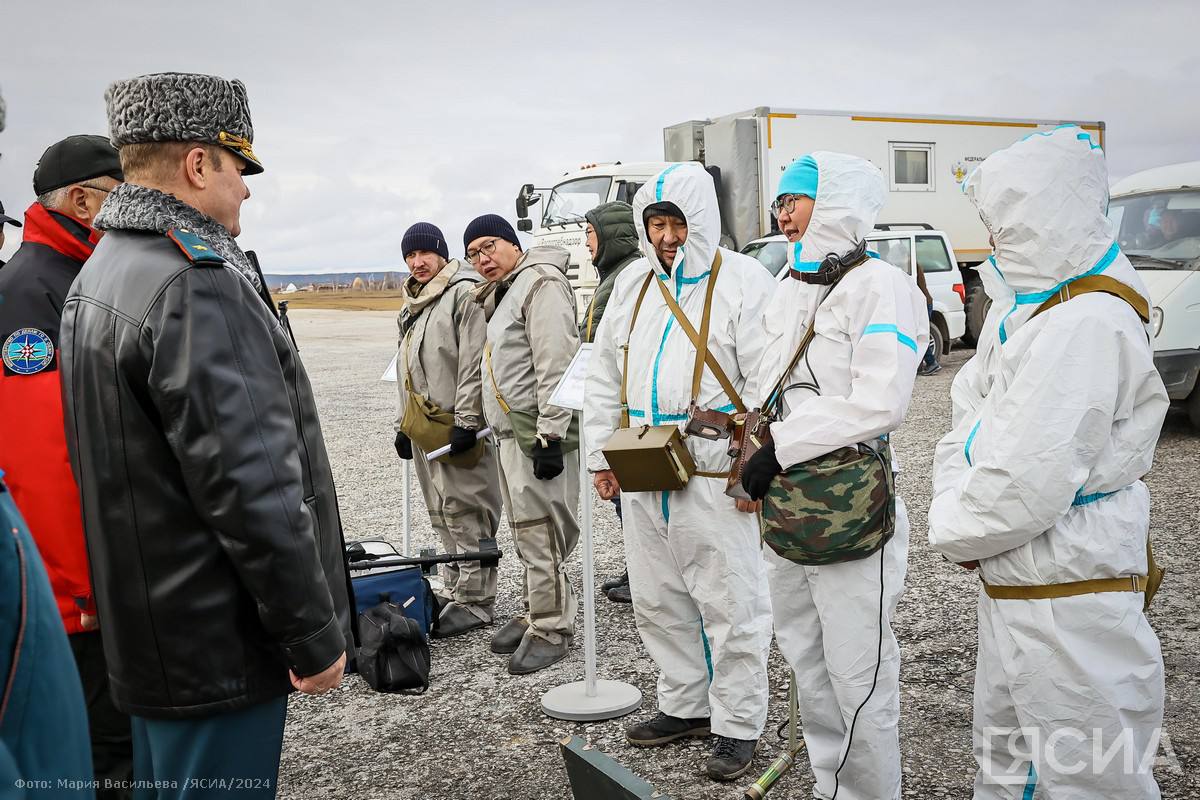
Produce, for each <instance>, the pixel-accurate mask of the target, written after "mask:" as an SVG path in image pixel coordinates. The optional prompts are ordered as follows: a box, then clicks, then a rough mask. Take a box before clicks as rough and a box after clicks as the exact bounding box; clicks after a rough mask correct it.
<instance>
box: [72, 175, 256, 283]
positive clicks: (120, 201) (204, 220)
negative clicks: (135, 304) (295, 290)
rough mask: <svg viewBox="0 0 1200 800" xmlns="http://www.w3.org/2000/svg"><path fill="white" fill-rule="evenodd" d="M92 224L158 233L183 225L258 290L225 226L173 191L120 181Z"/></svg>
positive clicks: (250, 268)
mask: <svg viewBox="0 0 1200 800" xmlns="http://www.w3.org/2000/svg"><path fill="white" fill-rule="evenodd" d="M93 226H94V227H95V228H96V229H97V230H101V231H114V230H115V231H150V232H153V233H162V234H165V233H166V232H167V231H169V230H172V229H173V228H186V229H187V230H189V231H191V232H192V233H194V234H195V235H196V236H199V237H200V238H201V239H203V240H204V241H205V242H206V243H208V244H210V245H212V248H213V250H216V251H217V254H218V255H219V256H221V258H223V259H225V260H226V261H227V262H229V265H230V266H231V267H233V268H234V269H236V270H237V271H238V272H240V273H241V274H242V275H243V276H245V278H246V280H248V281H250V285H251V286H253V287H254V291H255V292H261V291H262V281H260V280H259V277H258V272H257V271H256V270H255V269H254V265H253V264H251V263H250V259H249V257H247V256H246V254H245V253H244V252H242V248H240V247H238V246H237V242H235V241H234V240H233V237H232V236H230V235H229V231H227V230H226V229H225V226H224V225H222V224H221V223H219V222H217V221H216V220H215V219H213V218H212V217H210V216H208V215H206V214H204V213H202V212H200V211H197V210H196V209H195V208H192V207H191V206H189V205H188V204H187V203H185V202H183V201H182V200H179V199H178V198H176V197H175V196H174V195H169V194H167V193H165V192H160V191H159V190H158V189H150V188H148V187H145V186H138V185H137V184H136V183H122V184H121V185H120V186H118V187H117V188H115V189H113V190H112V191H111V192H109V194H108V197H106V198H104V205H103V206H101V208H100V213H99V214H97V215H96V219H95V220H94V221H93Z"/></svg>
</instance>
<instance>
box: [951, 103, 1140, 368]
mask: <svg viewBox="0 0 1200 800" xmlns="http://www.w3.org/2000/svg"><path fill="white" fill-rule="evenodd" d="M963 192H964V193H966V195H967V197H969V198H970V199H971V202H973V203H974V204H975V207H976V208H977V209H979V216H980V217H981V218H982V219H983V224H984V225H985V226H987V229H988V231H989V232H990V233H991V234H992V238H993V240H994V242H995V255H994V256H993V259H994V260H993V261H992V265H993V266H994V267H995V270H996V271H997V272H998V274H999V277H1000V279H1001V281H1002V282H1003V284H1004V285H1003V287H1001V286H1000V285H998V284H997V283H996V282H994V281H992V280H990V278H992V277H993V276H991V275H989V274H988V273H989V272H990V270H988V269H981V270H980V274H981V277H982V278H983V280H984V288H985V291H987V293H988V295H989V296H990V297H992V299H993V301H994V302H995V303H996V304H997V305H1000V306H1001V307H1002V311H1003V313H1002V314H1000V315H998V319H999V320H1000V322H999V328H998V330H997V334H998V339H999V342H1000V344H1003V343H1004V342H1006V341H1007V340H1008V337H1009V336H1011V335H1012V334H1013V333H1014V332H1015V331H1016V330H1017V329H1018V328H1019V327H1020V326H1021V325H1023V324H1024V323H1025V322H1026V321H1027V320H1028V319H1029V318H1030V317H1031V316H1032V315H1033V312H1034V311H1035V310H1036V309H1037V307H1038V306H1039V305H1041V303H1043V302H1044V301H1046V300H1047V299H1049V298H1050V296H1051V295H1053V294H1054V293H1055V292H1057V291H1058V290H1059V289H1060V288H1062V286H1063V285H1065V284H1067V283H1069V282H1071V281H1072V280H1076V279H1078V278H1081V277H1084V276H1085V275H1096V274H1100V273H1103V274H1105V275H1107V276H1109V277H1111V278H1115V279H1116V280H1119V281H1121V282H1122V283H1125V284H1128V285H1129V286H1131V287H1132V288H1133V289H1135V290H1136V291H1137V292H1138V293H1140V294H1141V295H1142V296H1144V297H1146V298H1147V299H1148V298H1149V294H1148V292H1147V291H1146V288H1145V285H1144V284H1143V283H1142V280H1141V278H1139V277H1138V275H1137V272H1136V271H1135V270H1134V269H1133V266H1132V265H1131V264H1130V263H1129V261H1128V259H1126V258H1125V256H1124V254H1123V253H1121V251H1120V248H1119V247H1118V246H1117V243H1116V241H1115V240H1114V238H1113V235H1112V224H1111V223H1110V222H1109V220H1108V217H1107V216H1106V213H1107V210H1108V165H1107V164H1106V163H1105V159H1104V151H1103V150H1101V149H1100V147H1099V146H1098V145H1096V144H1094V143H1093V142H1092V139H1091V137H1090V136H1089V135H1088V134H1087V133H1086V132H1084V131H1083V130H1081V129H1080V128H1078V127H1077V126H1074V125H1062V126H1059V127H1058V128H1055V129H1054V130H1052V131H1046V132H1038V133H1033V134H1030V135H1029V136H1027V137H1025V138H1024V139H1022V140H1021V141H1019V142H1017V143H1016V144H1014V145H1012V146H1010V147H1007V148H1005V149H1003V150H1000V151H998V152H996V153H993V154H992V155H991V156H989V157H988V158H987V159H986V160H985V161H984V162H983V163H982V164H980V165H979V167H978V168H977V169H976V170H975V171H974V172H972V173H971V174H970V175H969V176H968V177H967V179H966V180H965V181H963ZM1004 304H1007V308H1004V307H1003V306H1004ZM990 324H991V321H990V320H989V327H990Z"/></svg>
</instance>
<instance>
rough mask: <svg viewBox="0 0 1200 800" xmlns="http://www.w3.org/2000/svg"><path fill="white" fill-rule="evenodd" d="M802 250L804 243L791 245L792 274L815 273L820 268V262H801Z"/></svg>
mask: <svg viewBox="0 0 1200 800" xmlns="http://www.w3.org/2000/svg"><path fill="white" fill-rule="evenodd" d="M803 249H804V242H795V243H793V244H792V266H791V270H792V272H816V271H817V270H819V269H820V268H821V262H820V261H801V260H800V251H801V250H803Z"/></svg>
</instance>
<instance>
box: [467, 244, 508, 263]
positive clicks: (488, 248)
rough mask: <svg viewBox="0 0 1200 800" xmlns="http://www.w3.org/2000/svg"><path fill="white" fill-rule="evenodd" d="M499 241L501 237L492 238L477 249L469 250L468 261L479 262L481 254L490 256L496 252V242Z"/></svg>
mask: <svg viewBox="0 0 1200 800" xmlns="http://www.w3.org/2000/svg"><path fill="white" fill-rule="evenodd" d="M499 241H500V240H499V239H492V240H490V241H487V242H484V243H483V244H481V245H479V249H477V250H468V251H467V261H470V262H471V263H472V264H478V263H479V257H480V256H490V255H491V254H492V253H495V252H496V243H497V242H499Z"/></svg>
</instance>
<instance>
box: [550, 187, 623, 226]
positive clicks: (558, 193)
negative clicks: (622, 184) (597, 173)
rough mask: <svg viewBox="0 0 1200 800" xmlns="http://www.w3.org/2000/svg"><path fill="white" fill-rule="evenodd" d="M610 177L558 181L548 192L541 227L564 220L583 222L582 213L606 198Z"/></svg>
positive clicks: (563, 221) (560, 222)
mask: <svg viewBox="0 0 1200 800" xmlns="http://www.w3.org/2000/svg"><path fill="white" fill-rule="evenodd" d="M610 186H612V178H609V177H607V176H605V177H596V178H579V179H578V180H573V181H567V182H566V183H560V184H559V185H558V186H555V187H554V191H553V192H551V193H550V201H549V202H547V203H546V213H545V214H544V215H543V216H542V227H543V228H546V227H549V226H550V225H556V224H563V223H566V222H583V215H584V214H586V213H587V212H589V211H591V210H592V209H593V208H595V207H596V206H598V205H600V204H601V203H603V202H605V201H606V200H608V190H609V187H610Z"/></svg>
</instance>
